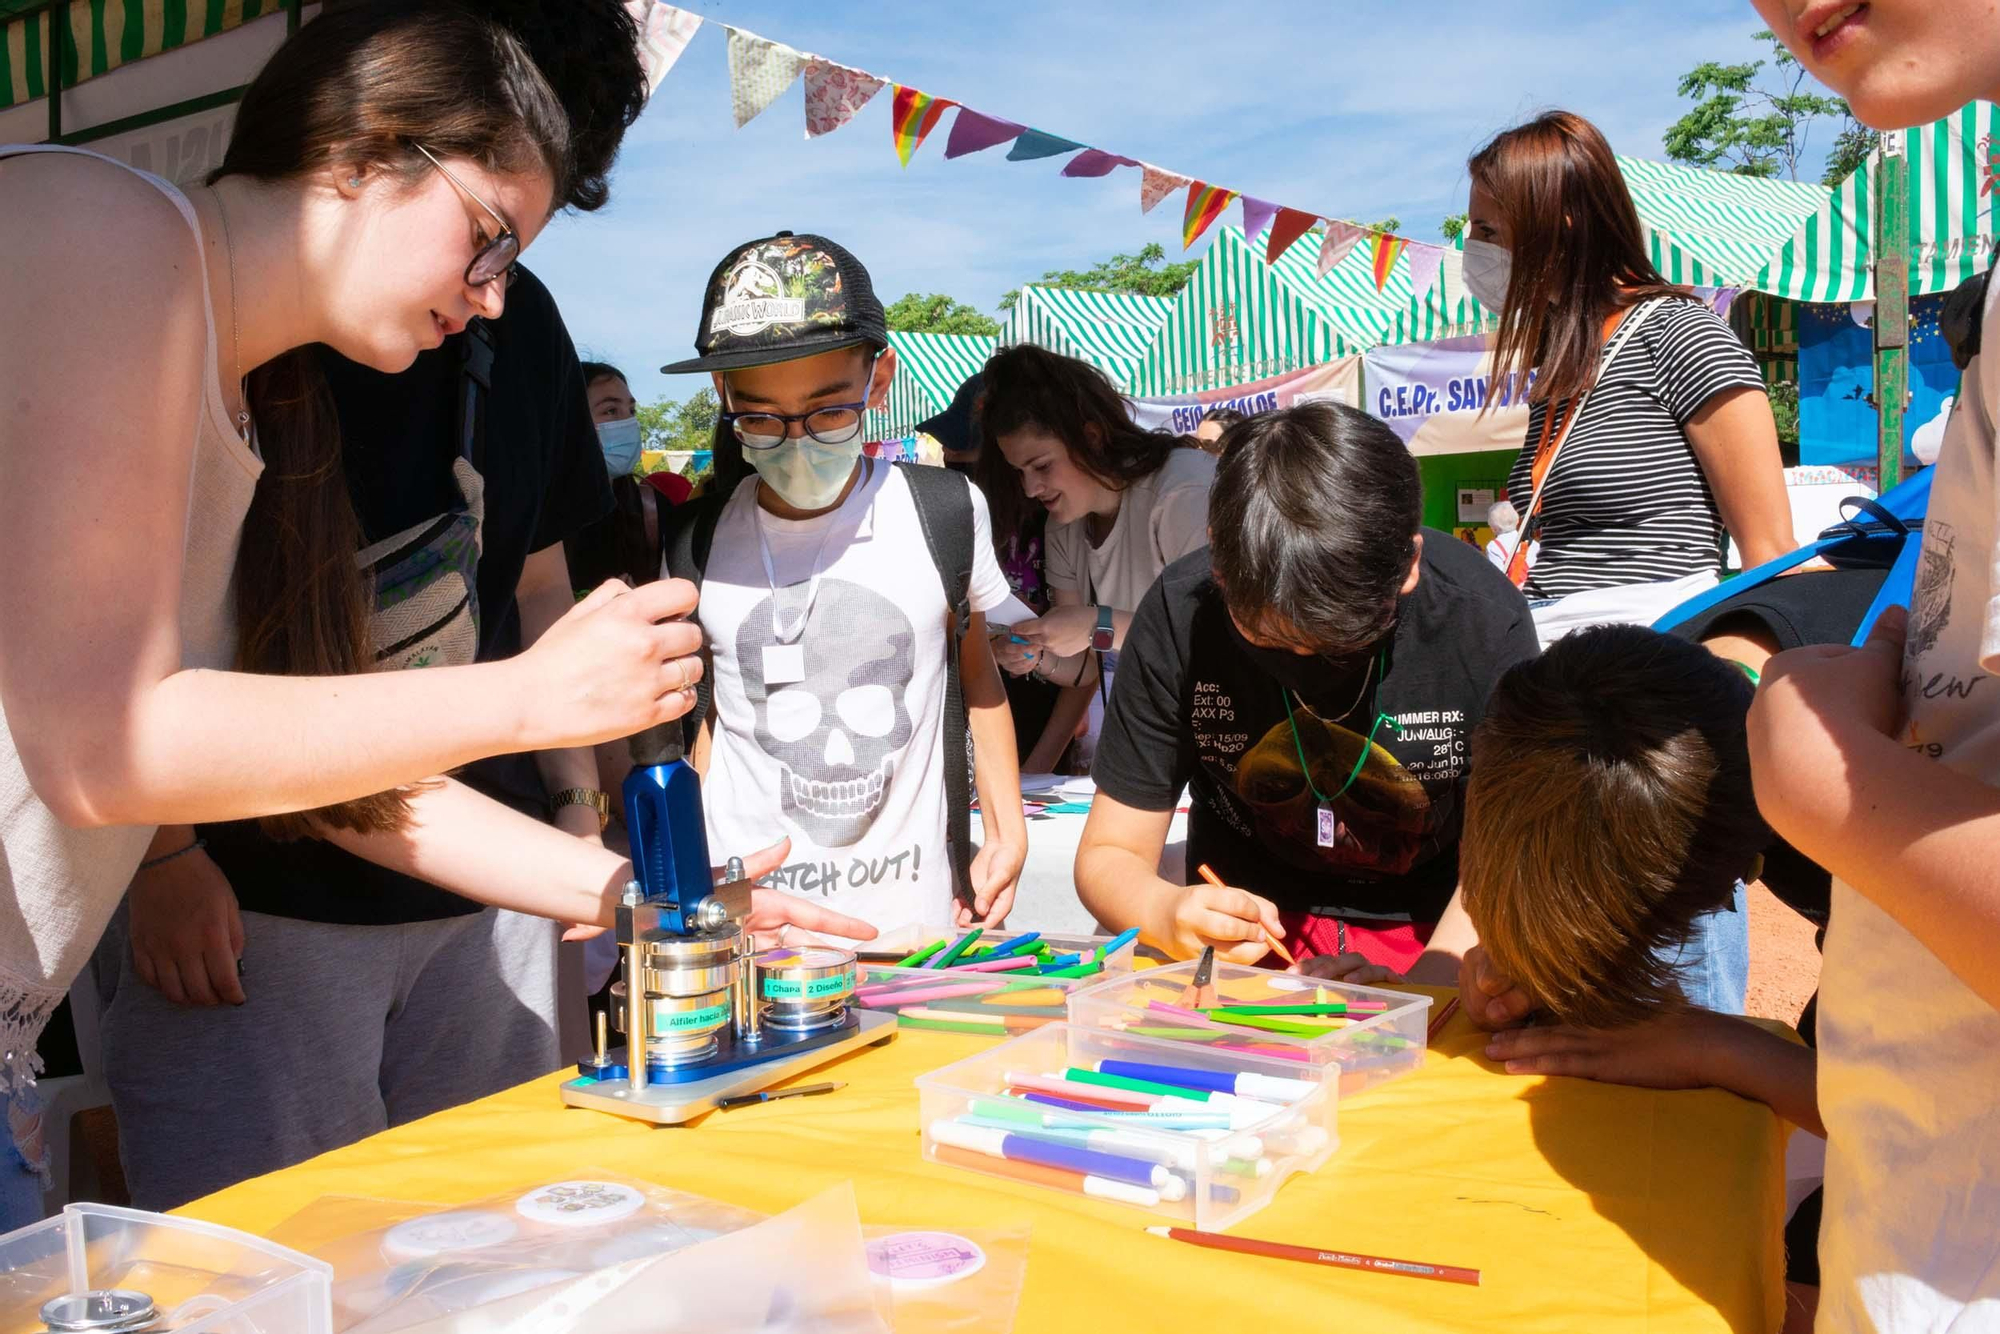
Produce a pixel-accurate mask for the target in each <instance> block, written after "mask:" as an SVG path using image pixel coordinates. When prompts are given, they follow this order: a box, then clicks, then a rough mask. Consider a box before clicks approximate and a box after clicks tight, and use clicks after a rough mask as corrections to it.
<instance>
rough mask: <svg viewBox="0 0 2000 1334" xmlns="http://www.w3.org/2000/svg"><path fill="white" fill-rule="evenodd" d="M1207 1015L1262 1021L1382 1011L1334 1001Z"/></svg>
mask: <svg viewBox="0 0 2000 1334" xmlns="http://www.w3.org/2000/svg"><path fill="white" fill-rule="evenodd" d="M1208 1013H1210V1014H1211V1015H1216V1014H1228V1015H1235V1016H1238V1017H1248V1018H1252V1019H1263V1018H1269V1017H1271V1016H1274V1015H1285V1014H1306V1015H1331V1016H1333V1017H1335V1018H1345V1017H1347V1016H1348V1015H1349V1014H1380V1013H1382V1011H1381V1010H1379V1009H1374V1008H1371V1007H1369V1006H1366V1005H1361V1004H1356V1005H1353V1006H1349V1005H1345V1004H1343V1003H1341V1002H1339V1001H1335V1002H1334V1003H1333V1004H1331V1005H1218V1006H1216V1007H1215V1008H1214V1009H1212V1010H1210V1011H1209V1012H1208Z"/></svg>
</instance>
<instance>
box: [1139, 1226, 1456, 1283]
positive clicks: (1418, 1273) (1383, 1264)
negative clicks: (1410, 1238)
mask: <svg viewBox="0 0 2000 1334" xmlns="http://www.w3.org/2000/svg"><path fill="white" fill-rule="evenodd" d="M1146 1231H1148V1232H1150V1233H1152V1234H1153V1235H1154V1236H1156V1237H1172V1238H1173V1239H1174V1240H1175V1241H1185V1242H1190V1243H1192V1244H1193V1245H1196V1246H1210V1247H1213V1248H1214V1249H1216V1250H1218V1251H1238V1252H1240V1253H1242V1254H1244V1255H1268V1256H1270V1257H1271V1258H1272V1259H1274V1260H1301V1261H1304V1262H1305V1263H1306V1264H1310V1265H1331V1266H1332V1267H1334V1268H1335V1269H1366V1270H1369V1271H1372V1272H1373V1273H1377V1274H1401V1275H1402V1276H1403V1277H1405V1278H1434V1279H1437V1280H1438V1281H1439V1282H1441V1283H1467V1284H1470V1285H1472V1286H1473V1287H1475V1288H1476V1287H1478V1286H1479V1271H1478V1270H1477V1269H1460V1268H1458V1267H1457V1266H1456V1265H1428V1264H1423V1263H1420V1262H1419V1261H1415V1260H1389V1259H1384V1258H1383V1257H1382V1256H1379V1255H1356V1254H1354V1253H1353V1252H1352V1251H1320V1250H1314V1249H1313V1248H1312V1247H1310V1246H1287V1245H1286V1244H1285V1243H1283V1242H1281V1241H1259V1240H1257V1239H1256V1238H1255V1237H1229V1236H1224V1235H1223V1234H1222V1233H1220V1232H1197V1231H1195V1230H1194V1229H1193V1228H1185V1227H1149V1228H1147V1229H1146Z"/></svg>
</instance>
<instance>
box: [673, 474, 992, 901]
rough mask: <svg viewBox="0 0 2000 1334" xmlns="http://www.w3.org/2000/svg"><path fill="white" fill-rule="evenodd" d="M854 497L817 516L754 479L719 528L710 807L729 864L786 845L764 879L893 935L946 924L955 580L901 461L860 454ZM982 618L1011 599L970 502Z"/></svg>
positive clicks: (707, 598)
mask: <svg viewBox="0 0 2000 1334" xmlns="http://www.w3.org/2000/svg"><path fill="white" fill-rule="evenodd" d="M862 466H863V468H864V473H863V476H862V478H861V480H860V482H858V483H857V484H856V486H855V487H854V490H853V491H852V493H851V494H850V495H849V496H848V498H847V500H846V502H845V503H844V504H842V505H841V506H840V507H839V508H838V509H836V510H833V511H832V512H830V513H827V514H822V515H817V516H815V517H813V518H810V519H781V518H778V517H777V516H775V515H772V514H769V513H767V512H765V511H763V510H761V509H760V508H759V507H758V505H757V481H756V479H755V478H750V479H747V480H745V481H744V482H743V483H742V484H741V485H739V486H738V487H737V489H736V491H735V493H734V494H733V495H732V496H731V497H730V498H729V502H728V504H727V505H725V506H724V508H723V511H722V515H721V518H720V519H719V520H718V521H717V523H716V528H715V538H714V542H713V545H712V546H711V547H710V549H709V558H708V566H707V570H706V572H705V574H704V576H703V579H702V587H701V609H700V613H699V615H700V620H701V626H702V632H703V634H704V636H705V638H706V639H707V642H708V648H709V651H710V653H711V654H712V655H713V658H714V668H713V670H714V700H715V711H714V740H713V745H712V748H711V750H710V756H709V763H708V772H707V775H706V778H705V781H704V789H703V796H704V798H705V801H706V805H707V808H708V845H709V852H710V854H711V855H712V856H713V857H714V858H715V860H716V861H717V862H720V861H722V860H723V859H725V858H728V857H732V856H745V855H747V854H749V853H752V852H755V851H757V850H758V849H760V848H764V847H767V846H769V845H770V844H772V843H775V842H777V841H778V840H779V839H781V838H790V839H791V840H792V849H791V854H790V856H789V857H788V858H787V859H786V861H785V864H784V866H783V867H781V868H780V869H779V870H778V872H777V873H776V874H775V875H774V876H773V877H772V878H771V879H770V880H769V881H768V883H770V884H772V885H774V886H776V887H778V888H780V889H783V890H786V891H788V892H790V893H793V894H797V895H800V896H801V897H804V898H809V899H812V900H813V901H815V902H819V903H824V904H825V905H827V906H828V907H831V908H833V909H835V910H836V911H839V912H843V913H847V914H849V915H850V916H854V917H859V918H862V919H863V920H865V921H868V922H870V923H872V924H873V925H875V926H876V927H877V928H878V929H881V930H891V929H894V928H895V927H898V926H902V925H904V924H906V923H912V922H915V923H922V924H924V925H926V926H938V927H942V926H949V925H950V924H951V920H952V916H951V914H952V880H951V862H950V858H949V857H948V856H947V854H946V848H945V789H944V764H945V763H946V759H945V755H946V746H947V744H948V745H949V746H950V748H951V755H952V758H953V760H954V761H956V757H957V754H958V751H959V748H960V747H962V746H963V745H964V740H963V738H957V737H954V738H949V739H946V738H943V737H941V736H940V735H939V731H940V725H941V724H942V722H943V718H944V681H945V679H944V672H945V667H946V659H945V617H946V606H945V597H944V584H943V583H942V581H941V580H940V579H939V577H938V572H937V566H936V565H935V563H934V562H933V561H932V560H931V556H930V550H929V548H928V547H927V546H926V545H925V543H924V534H923V529H922V528H921V527H920V526H919V524H918V520H917V510H916V502H915V501H914V500H913V499H912V498H911V495H910V488H909V484H908V482H906V481H905V480H904V478H903V476H902V474H901V473H900V472H899V471H898V470H897V469H895V468H893V467H890V466H888V465H886V464H882V463H878V462H876V461H874V460H870V459H864V460H863V461H862ZM972 502H973V506H972V508H973V523H974V531H973V537H972V553H973V563H972V581H971V589H970V597H971V603H972V609H973V610H974V611H975V612H982V613H983V612H987V611H990V610H992V609H993V608H995V607H997V606H999V605H1000V604H1001V603H1002V602H1004V601H1006V599H1007V581H1006V579H1005V577H1003V576H1002V575H1001V573H1000V567H999V564H998V562H997V561H995V559H994V556H993V538H992V527H991V522H990V520H989V519H988V518H987V511H986V501H985V499H984V497H982V496H981V495H980V494H979V492H978V491H977V490H974V491H973V493H972Z"/></svg>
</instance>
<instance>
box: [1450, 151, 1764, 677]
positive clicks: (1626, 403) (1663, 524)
mask: <svg viewBox="0 0 2000 1334" xmlns="http://www.w3.org/2000/svg"><path fill="white" fill-rule="evenodd" d="M1467 167H1468V170H1469V171H1470V173H1471V176H1472V198H1471V203H1470V207H1469V209H1468V214H1469V217H1468V221H1467V229H1466V245H1465V285H1466V289H1467V290H1468V291H1469V292H1471V293H1472V295H1473V296H1474V297H1476V298H1477V299H1478V300H1479V301H1480V302H1481V303H1482V304H1484V305H1486V306H1488V307H1489V308H1491V309H1494V310H1498V311H1499V312H1500V329H1499V333H1498V335H1497V336H1496V339H1495V344H1494V374H1495V378H1496V379H1499V378H1502V377H1504V376H1506V375H1507V374H1508V373H1509V372H1515V373H1520V374H1532V376H1533V381H1532V386H1531V388H1530V389H1529V392H1528V400H1529V405H1530V406H1529V417H1528V433H1527V439H1526V441H1525V443H1524V446H1523V448H1522V451H1521V455H1520V457H1519V458H1518V459H1517V460H1516V461H1515V464H1514V469H1513V472H1512V474H1511V475H1510V476H1509V478H1508V481H1507V489H1508V499H1510V500H1511V501H1512V502H1513V503H1514V505H1515V507H1516V508H1517V509H1519V510H1520V511H1521V513H1522V529H1521V531H1522V540H1521V543H1520V545H1519V546H1518V547H1517V549H1516V554H1515V555H1514V557H1513V558H1512V559H1511V560H1510V561H1509V564H1508V576H1509V577H1510V578H1511V579H1512V580H1513V581H1514V583H1515V585H1516V586H1517V587H1519V588H1521V589H1522V591H1523V592H1525V593H1526V594H1527V595H1528V599H1529V603H1530V606H1532V607H1533V608H1534V611H1535V622H1536V627H1537V630H1538V632H1539V633H1540V635H1541V638H1542V642H1543V643H1544V644H1547V643H1549V642H1550V641H1552V640H1555V639H1558V638H1561V637H1562V636H1563V635H1564V634H1567V633H1569V632H1570V631H1572V630H1575V629H1579V628H1581V627H1582V626H1585V625H1592V624H1602V623H1608V622H1621V621H1622V622H1633V623H1637V624H1642V625H1647V624H1651V623H1652V622H1653V621H1654V620H1655V619H1657V618H1658V617H1659V616H1660V615H1661V614H1663V613H1664V612H1666V611H1668V610H1669V609H1671V608H1672V607H1674V606H1676V605H1678V604H1679V603H1681V602H1683V601H1685V600H1686V599H1687V598H1689V597H1692V596H1694V595H1695V594H1696V593H1699V592H1701V591H1703V590H1704V589H1706V588H1708V587H1711V586H1713V585H1714V583H1715V582H1716V579H1717V577H1718V574H1719V571H1720V568H1721V550H1722V534H1723V531H1724V530H1725V529H1727V530H1728V532H1729V533H1730V534H1731V535H1732V536H1733V537H1735V539H1736V541H1737V544H1738V546H1739V547H1741V548H1742V552H1743V561H1744V564H1745V565H1746V566H1751V565H1757V564H1761V563H1762V562H1764V561H1766V560H1769V559H1771V558H1773V557H1775V556H1779V555H1782V554H1783V553H1784V552H1786V551H1789V550H1791V549H1792V547H1793V546H1794V545H1796V543H1795V542H1794V540H1793V537H1792V528H1791V511H1790V508H1789V506H1788V504H1787V502H1786V499H1785V486H1784V476H1783V473H1782V470H1781V465H1780V463H1779V459H1778V436H1777V427H1776V425H1775V424H1774V422H1773V421H1772V418H1771V406H1770V401H1769V400H1768V399H1767V398H1766V396H1765V392H1764V383H1763V378H1762V377H1761V376H1760V375H1759V374H1758V371H1757V364H1756V362H1755V360H1754V359H1752V357H1751V356H1750V353H1749V352H1748V350H1747V349H1745V348H1744V346H1743V344H1742V343H1741V342H1740V341H1739V340H1738V339H1737V338H1736V336H1735V335H1734V334H1733V333H1732V332H1730V329H1729V326H1728V325H1727V324H1726V323H1724V322H1723V321H1722V319H1721V318H1720V317H1718V316H1717V315H1715V314H1714V313H1713V312H1712V311H1710V310H1709V309H1708V307H1706V306H1705V305H1703V304H1702V303H1701V302H1700V301H1698V300H1696V299H1695V298H1694V297H1693V295H1692V294H1691V293H1690V292H1688V291H1687V290H1686V289H1685V288H1680V287H1675V286H1673V285H1672V284H1670V283H1668V282H1667V281H1666V280H1665V279H1664V278H1663V277H1661V276H1660V273H1659V271H1658V270H1657V269H1655V268H1654V266H1653V264H1652V261H1651V260H1650V259H1649V258H1648V257H1647V254H1646V244H1645V237H1644V234H1643V232H1642V230H1641V227H1640V223H1639V215H1638V212H1637V211H1636V210H1635V209H1634V208H1633V206H1632V198H1631V196H1630V194H1628V193H1627V191H1626V188H1625V182H1624V178H1623V177H1622V176H1621V175H1620V174H1619V171H1618V164H1617V161H1616V160H1615V159H1614V158H1613V157H1612V155H1611V148H1610V146H1609V145H1608V144H1606V143H1605V141H1604V136H1603V135H1602V134H1600V133H1599V132H1598V130H1597V128H1596V127H1595V126H1594V125H1592V124H1591V123H1590V122H1589V121H1587V120H1584V119H1583V118H1582V117H1580V116H1576V115H1572V114H1570V113H1569V112H1566V111H1551V112H1548V113H1546V114H1544V115H1542V116H1539V117H1537V118H1536V119H1534V120H1532V121H1529V122H1528V123H1527V124H1525V125H1520V126H1516V127H1515V128H1513V129H1511V130H1506V131H1504V132H1502V133H1501V134H1499V135H1498V136H1496V137H1495V138H1494V139H1493V141H1492V142H1491V143H1489V144H1487V145H1486V146H1485V147H1484V148H1482V149H1480V150H1479V151H1478V152H1477V153H1475V154H1473V156H1472V159H1471V161H1470V162H1469V163H1468V164H1467ZM1537 543H1538V544H1539V548H1540V550H1539V556H1538V557H1537V559H1536V561H1535V564H1534V568H1533V569H1532V570H1530V569H1529V568H1528V562H1527V560H1526V553H1527V552H1528V551H1529V550H1530V549H1531V548H1532V547H1533V546H1534V545H1535V544H1537Z"/></svg>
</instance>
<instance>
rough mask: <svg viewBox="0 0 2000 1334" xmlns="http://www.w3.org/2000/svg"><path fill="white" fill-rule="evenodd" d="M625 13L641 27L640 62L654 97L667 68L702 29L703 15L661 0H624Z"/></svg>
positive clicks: (650, 93) (668, 68)
mask: <svg viewBox="0 0 2000 1334" xmlns="http://www.w3.org/2000/svg"><path fill="white" fill-rule="evenodd" d="M625 12H626V13H628V14H630V15H631V16H632V22H633V23H634V24H635V25H637V27H638V29H639V63H640V64H641V65H643V66H644V67H645V69H646V96H648V97H651V96H652V95H653V94H654V93H657V92H658V91H660V85H661V84H662V83H665V82H666V79H667V71H669V70H671V69H672V68H673V67H674V62H675V61H677V60H679V59H680V58H681V52H683V51H685V50H687V45H688V43H689V42H691V41H693V40H694V35H695V33H696V32H697V31H699V30H700V28H701V15H699V14H690V13H689V12H688V11H687V10H685V9H678V8H676V7H674V6H673V5H666V4H661V3H660V0H625Z"/></svg>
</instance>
